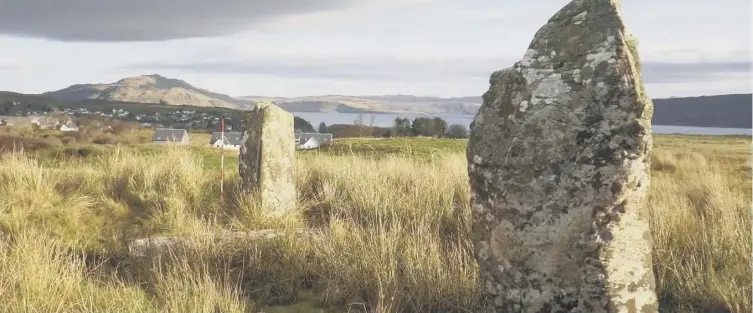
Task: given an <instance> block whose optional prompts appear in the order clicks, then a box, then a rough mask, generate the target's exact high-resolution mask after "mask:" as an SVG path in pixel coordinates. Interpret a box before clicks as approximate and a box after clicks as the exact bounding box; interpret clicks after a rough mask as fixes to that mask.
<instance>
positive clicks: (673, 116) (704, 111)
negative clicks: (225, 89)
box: [6, 74, 753, 128]
mask: <svg viewBox="0 0 753 313" xmlns="http://www.w3.org/2000/svg"><path fill="white" fill-rule="evenodd" d="M6 96H7V95H6ZM25 96H28V97H32V98H28V99H37V100H35V101H42V102H50V103H54V102H55V101H56V100H65V101H72V102H79V101H105V102H114V103H126V102H127V103H152V104H162V105H169V106H176V105H183V106H194V107H212V108H229V109H235V110H247V109H249V108H251V107H252V106H253V104H254V103H256V102H259V101H273V102H275V103H276V104H277V105H279V106H280V107H282V108H283V109H285V110H287V111H289V112H319V113H392V114H428V115H474V114H475V113H476V111H477V110H478V107H479V105H480V104H481V96H470V97H457V98H438V97H422V96H412V95H371V96H345V95H320V96H305V97H265V96H245V97H231V96H229V95H225V94H220V93H216V92H212V91H208V90H206V89H202V88H198V87H195V86H193V85H191V84H189V83H187V82H185V81H182V80H178V79H172V78H167V77H163V76H160V75H156V74H152V75H142V76H135V77H129V78H124V79H121V80H119V81H117V82H114V83H106V84H77V85H73V86H70V87H68V88H64V89H61V90H57V91H51V92H46V93H43V94H41V95H25ZM33 97H37V98H33ZM39 99H46V100H39ZM654 105H655V111H654V118H653V123H654V125H673V126H699V127H728V128H750V127H751V114H752V112H751V107H752V106H753V102H752V101H751V94H729V95H715V96H702V97H686V98H670V99H654Z"/></svg>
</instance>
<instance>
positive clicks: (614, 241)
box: [467, 0, 657, 312]
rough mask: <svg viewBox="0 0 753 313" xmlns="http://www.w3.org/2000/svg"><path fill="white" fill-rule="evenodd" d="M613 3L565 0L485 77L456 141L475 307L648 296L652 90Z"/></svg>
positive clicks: (612, 308)
mask: <svg viewBox="0 0 753 313" xmlns="http://www.w3.org/2000/svg"><path fill="white" fill-rule="evenodd" d="M618 5H619V4H618V2H617V1H609V0H575V1H572V2H571V3H569V4H568V5H566V6H565V7H564V8H563V9H562V10H560V11H559V12H558V13H557V14H555V15H554V16H553V17H552V18H551V19H550V20H549V22H548V23H547V24H546V25H544V26H543V27H542V28H541V29H540V30H539V31H538V32H537V33H536V36H535V37H534V39H533V40H532V41H531V44H530V45H529V47H528V49H527V51H526V52H525V54H524V56H523V58H522V59H521V60H520V61H519V62H517V63H515V64H514V65H513V66H512V67H510V68H507V69H503V70H499V71H495V72H494V73H493V74H492V75H491V77H490V80H489V82H490V86H489V90H488V91H487V92H486V93H485V94H484V95H483V100H484V104H483V105H482V107H481V108H480V109H479V112H478V113H477V114H476V117H475V118H474V121H473V122H472V124H471V136H470V139H469V143H468V150H467V153H468V172H469V178H470V183H471V188H472V193H471V208H472V214H473V220H474V225H473V232H474V234H473V238H474V242H475V252H474V253H475V255H476V258H477V262H478V263H479V268H480V270H481V275H480V283H481V284H482V290H485V291H486V297H485V303H486V304H487V311H488V312H569V311H571V310H572V311H574V312H633V311H635V310H638V311H642V312H652V311H653V312H656V310H657V305H656V295H655V293H654V278H653V276H652V275H653V274H652V272H651V240H650V234H649V235H648V236H647V235H646V234H647V233H648V221H647V220H646V219H647V214H645V210H646V208H645V205H644V203H645V196H646V190H647V189H646V188H647V187H646V186H647V185H648V184H649V183H650V179H649V178H650V177H649V176H648V159H649V153H650V151H651V145H652V139H651V127H650V120H651V114H652V103H651V102H650V100H649V99H648V97H647V96H646V95H645V92H644V90H643V82H642V79H641V75H640V65H639V60H638V57H637V49H636V48H635V47H634V43H635V41H634V39H632V37H630V36H629V35H627V34H626V31H625V27H624V25H623V22H622V19H621V17H620V15H619V8H618ZM631 45H632V48H631ZM636 312H637V311H636Z"/></svg>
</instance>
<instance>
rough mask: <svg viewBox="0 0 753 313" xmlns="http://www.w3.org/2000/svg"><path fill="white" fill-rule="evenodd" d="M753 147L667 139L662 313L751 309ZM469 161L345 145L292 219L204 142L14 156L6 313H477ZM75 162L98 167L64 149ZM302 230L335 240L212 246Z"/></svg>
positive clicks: (662, 181)
mask: <svg viewBox="0 0 753 313" xmlns="http://www.w3.org/2000/svg"><path fill="white" fill-rule="evenodd" d="M192 139H193V140H197V139H196V137H194V136H192ZM207 141H208V140H207ZM750 144H751V142H750V139H748V138H745V137H708V136H705V137H704V136H656V139H655V149H654V153H653V157H652V170H653V173H652V175H653V178H652V183H651V188H652V189H651V194H650V201H649V202H650V206H651V214H652V225H651V227H652V232H653V235H654V247H655V250H654V263H655V268H654V270H655V272H656V274H657V278H658V293H659V296H660V299H661V301H662V307H663V309H664V310H666V311H669V312H693V311H697V312H707V311H709V310H716V309H726V310H728V311H730V312H750V311H751V305H750V303H751V292H752V291H751V288H750V282H751V259H750V256H751V237H750V234H751V225H750V220H751V210H750V206H751V181H750ZM465 147H466V142H465V141H461V140H444V139H342V140H336V141H335V143H334V144H333V145H332V146H330V147H328V148H326V149H321V150H318V151H305V152H301V153H299V154H298V160H297V162H296V185H297V189H298V203H299V207H298V209H297V210H296V211H295V212H294V214H291V215H289V216H284V217H279V218H272V217H268V216H266V215H264V214H263V213H261V212H259V205H258V201H257V199H256V198H255V196H254V195H248V194H242V195H241V194H238V193H237V184H236V182H237V159H238V158H237V153H238V152H237V151H236V152H228V153H227V156H226V160H225V161H226V175H225V176H226V177H225V179H226V181H225V186H226V188H227V190H228V193H227V197H226V198H220V196H219V190H218V188H219V182H218V171H219V151H218V150H216V149H213V148H209V147H206V146H204V147H202V146H201V144H198V143H197V144H194V145H192V146H189V147H165V146H159V145H152V144H145V145H131V146H106V145H81V146H59V147H53V148H50V149H47V150H39V151H34V152H30V153H26V154H24V153H13V154H4V155H0V232H2V233H3V235H0V311H1V312H258V311H260V310H261V309H262V308H268V309H265V311H266V312H320V311H322V312H346V311H348V310H350V311H352V312H359V311H364V310H365V311H368V312H474V311H475V303H476V299H477V297H476V294H477V289H476V284H475V282H476V265H475V262H474V260H473V258H472V256H471V254H470V252H469V250H468V247H469V240H470V238H469V233H468V229H469V226H470V212H469V211H470V208H469V203H468V200H467V199H468V195H469V190H468V182H467V173H466V160H465V154H464V153H465ZM74 148H75V149H78V150H84V151H86V153H84V154H86V156H85V157H74V156H71V155H78V154H71V153H70V152H68V153H64V151H65V149H74ZM292 227H309V228H313V229H316V230H319V231H323V232H325V233H327V234H329V235H328V236H326V237H325V239H324V240H303V239H295V238H286V237H281V238H280V239H277V240H271V241H265V242H247V241H238V242H236V243H233V244H229V245H219V244H216V243H214V242H213V241H212V239H211V238H212V236H213V234H217V233H220V232H224V231H230V230H241V231H248V230H255V229H264V228H283V229H286V228H292ZM150 235H181V236H185V238H187V240H188V241H189V243H190V244H189V246H188V247H187V248H186V249H182V250H176V251H173V252H171V253H168V254H166V255H163V256H162V257H161V258H155V259H148V260H144V259H135V258H132V257H129V256H128V255H127V254H126V253H125V249H126V245H127V243H128V242H130V241H132V240H134V239H137V238H143V237H145V236H150Z"/></svg>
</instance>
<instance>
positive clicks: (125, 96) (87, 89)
mask: <svg viewBox="0 0 753 313" xmlns="http://www.w3.org/2000/svg"><path fill="white" fill-rule="evenodd" d="M42 95H44V96H49V97H52V98H55V99H59V100H70V101H81V100H108V101H122V102H140V103H164V104H169V105H189V106H198V107H225V108H240V107H242V106H243V103H242V102H241V101H236V100H234V99H233V98H231V97H230V96H228V95H223V94H219V93H215V92H211V91H208V90H204V89H200V88H197V87H194V86H192V85H191V84H189V83H186V82H185V81H182V80H178V79H171V78H166V77H163V76H160V75H156V74H153V75H142V76H135V77H129V78H124V79H121V80H119V81H117V82H114V83H110V84H78V85H73V86H70V87H68V88H64V89H61V90H57V91H51V92H46V93H44V94H42Z"/></svg>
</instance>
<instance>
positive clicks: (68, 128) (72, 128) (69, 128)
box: [60, 122, 78, 132]
mask: <svg viewBox="0 0 753 313" xmlns="http://www.w3.org/2000/svg"><path fill="white" fill-rule="evenodd" d="M60 131H61V132H77V131H78V125H76V124H74V123H73V122H68V123H65V124H63V125H61V126H60Z"/></svg>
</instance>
